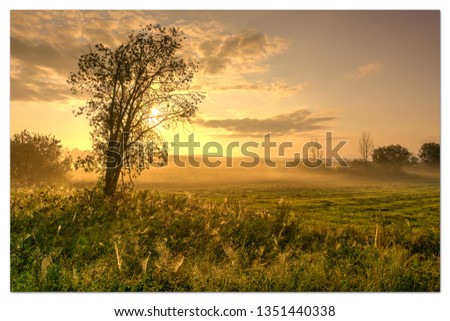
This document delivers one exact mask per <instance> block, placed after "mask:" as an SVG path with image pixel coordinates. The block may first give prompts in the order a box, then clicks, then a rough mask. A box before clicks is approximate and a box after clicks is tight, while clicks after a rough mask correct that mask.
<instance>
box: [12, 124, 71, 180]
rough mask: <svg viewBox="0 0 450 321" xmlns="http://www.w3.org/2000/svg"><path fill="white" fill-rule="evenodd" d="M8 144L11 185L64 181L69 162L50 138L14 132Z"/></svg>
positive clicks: (69, 167) (68, 157)
mask: <svg viewBox="0 0 450 321" xmlns="http://www.w3.org/2000/svg"><path fill="white" fill-rule="evenodd" d="M10 143H11V183H12V184H13V185H31V184H49V183H60V182H62V181H64V180H66V178H67V175H68V173H69V171H70V169H71V163H72V159H71V157H70V156H67V155H64V152H63V149H62V146H61V143H60V141H59V140H57V139H56V138H55V137H54V136H51V135H43V134H34V133H33V134H31V133H29V132H28V131H27V130H23V131H22V132H20V133H16V134H14V135H13V136H12V138H11V139H10Z"/></svg>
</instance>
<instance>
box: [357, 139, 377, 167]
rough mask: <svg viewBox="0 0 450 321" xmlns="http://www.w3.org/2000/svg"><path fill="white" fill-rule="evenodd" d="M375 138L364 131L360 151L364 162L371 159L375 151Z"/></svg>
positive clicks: (360, 140)
mask: <svg viewBox="0 0 450 321" xmlns="http://www.w3.org/2000/svg"><path fill="white" fill-rule="evenodd" d="M373 147H374V146H373V139H372V137H371V136H370V134H369V133H368V132H363V133H362V134H361V137H360V138H359V152H360V153H361V157H362V160H363V161H364V162H368V161H369V157H370V155H372V152H373Z"/></svg>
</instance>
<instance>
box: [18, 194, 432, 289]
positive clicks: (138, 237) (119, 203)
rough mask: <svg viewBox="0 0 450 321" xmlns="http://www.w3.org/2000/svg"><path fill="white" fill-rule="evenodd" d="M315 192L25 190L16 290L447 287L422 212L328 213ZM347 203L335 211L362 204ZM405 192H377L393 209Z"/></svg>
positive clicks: (20, 213) (21, 199) (21, 204)
mask: <svg viewBox="0 0 450 321" xmlns="http://www.w3.org/2000/svg"><path fill="white" fill-rule="evenodd" d="M310 193H313V194H315V195H317V198H315V199H314V198H311V199H310V200H311V202H309V203H308V199H302V200H301V202H302V204H304V205H308V204H309V205H310V207H308V206H303V207H301V208H302V209H300V208H299V207H297V206H293V205H295V204H296V203H295V201H293V200H291V199H289V198H288V199H287V200H285V199H281V198H278V200H277V202H272V203H268V204H267V203H264V204H263V203H261V204H263V205H261V206H258V204H257V203H255V202H253V206H248V205H246V204H245V202H244V201H243V198H241V197H228V198H225V197H222V198H221V200H218V199H214V200H213V199H212V198H209V199H208V198H206V199H205V198H204V197H200V196H192V195H189V194H175V193H172V194H160V193H157V192H150V191H139V192H135V193H132V194H128V195H120V196H118V197H116V198H115V199H105V198H103V197H102V195H101V193H99V192H97V191H96V190H81V191H80V190H79V191H70V192H67V193H62V192H50V191H44V190H33V192H32V193H30V191H14V192H13V193H12V195H11V290H12V291H439V289H440V274H439V273H440V271H439V269H440V232H439V226H437V228H436V225H435V224H434V225H433V224H426V222H428V221H424V222H425V223H420V224H414V222H413V224H409V223H408V222H409V221H414V219H415V218H416V216H417V217H418V216H420V215H419V213H418V214H414V215H413V217H409V221H408V222H406V221H405V219H402V223H399V222H398V221H395V220H392V219H391V218H390V217H389V216H388V215H382V214H379V215H378V214H377V215H374V217H373V219H372V220H367V222H366V223H364V224H361V223H360V222H359V221H357V220H356V216H357V213H356V215H355V222H356V223H355V224H352V223H351V222H352V220H351V219H349V218H348V217H347V218H346V220H347V221H346V222H347V223H343V224H339V223H336V222H334V221H333V220H332V219H317V215H319V216H320V213H321V212H320V209H318V207H316V206H314V201H316V200H317V199H318V198H320V197H322V196H321V194H320V193H321V192H320V190H317V192H316V193H315V192H314V191H313V192H310ZM339 195H340V197H343V198H342V199H346V198H345V191H344V192H342V193H341V194H339ZM415 195H416V194H415ZM222 196H224V195H223V194H222ZM416 196H417V195H416ZM323 201H326V199H325V198H323ZM347 201H348V202H347V203H340V204H337V205H336V206H335V207H333V208H334V209H336V208H340V209H341V210H342V207H345V206H348V207H349V208H350V209H352V210H351V211H352V212H353V211H354V209H353V208H352V207H351V206H350V205H351V195H348V196H347ZM394 201H395V200H393V199H391V198H389V193H385V194H383V193H380V196H379V197H378V203H379V204H382V205H381V206H382V207H383V208H385V207H386V206H389V202H394ZM430 202H431V203H430V204H428V205H429V206H430V208H431V209H432V210H431V211H430V213H429V214H427V215H431V216H433V217H434V222H435V223H436V219H437V224H439V210H437V213H436V206H437V207H438V204H437V205H436V204H435V202H436V201H435V199H434V200H433V201H430ZM346 204H347V205H346ZM368 206H371V207H373V206H374V205H373V204H372V203H371V204H370V205H368ZM358 208H359V210H360V211H364V208H361V206H359V207H358ZM322 211H328V212H329V213H334V212H333V210H332V209H331V210H330V209H329V208H328V209H324V210H322ZM405 212H408V208H406V209H405ZM340 213H341V214H342V212H340ZM375 213H382V212H380V211H378V210H377V209H375ZM421 213H422V212H421ZM347 214H348V213H347ZM406 214H407V213H406ZM422 214H423V213H422ZM330 215H331V214H330ZM333 215H334V216H335V215H337V214H336V213H334V214H333ZM342 216H343V215H342ZM343 217H344V216H343Z"/></svg>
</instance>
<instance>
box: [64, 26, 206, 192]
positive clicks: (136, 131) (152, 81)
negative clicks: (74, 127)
mask: <svg viewBox="0 0 450 321" xmlns="http://www.w3.org/2000/svg"><path fill="white" fill-rule="evenodd" d="M183 39H184V36H183V34H182V32H181V31H180V30H179V29H178V28H163V27H161V26H159V25H155V26H153V25H148V26H146V27H144V28H142V29H141V30H139V31H138V32H131V34H130V35H129V36H128V40H127V41H126V42H125V43H124V44H122V45H120V46H118V47H117V48H115V49H110V48H108V47H106V46H105V45H103V44H101V43H100V44H97V45H95V49H93V50H92V49H91V50H90V51H89V52H87V53H84V54H82V55H81V57H80V58H79V62H78V72H76V73H71V74H70V77H69V79H68V83H69V85H70V87H71V89H72V91H73V93H77V92H82V93H88V94H90V95H91V98H89V99H88V100H87V101H86V104H85V105H84V106H81V107H79V108H78V111H77V112H76V115H85V117H86V118H88V119H89V121H90V125H91V126H92V132H91V140H92V143H93V152H94V154H93V156H89V157H87V158H85V159H83V160H80V161H79V162H78V164H79V165H81V166H83V167H84V168H85V169H86V170H88V171H92V170H95V171H101V172H102V173H103V181H104V193H105V194H106V195H113V194H114V193H115V191H116V188H117V184H118V182H119V176H120V175H122V178H123V177H124V176H125V174H128V177H130V179H131V174H132V173H133V174H136V175H137V174H139V173H140V172H141V171H142V170H143V169H144V168H145V167H142V166H138V163H139V162H140V158H141V157H142V156H144V155H143V151H142V150H140V149H139V148H135V147H136V146H137V145H139V143H141V142H144V143H145V144H147V143H149V142H160V141H161V136H160V133H159V131H158V126H164V127H166V128H167V127H170V126H172V125H176V124H179V123H182V122H185V121H190V120H191V119H192V117H194V116H195V114H196V111H197V108H198V107H197V105H198V104H199V103H200V101H201V100H202V99H203V95H202V94H201V93H198V92H195V91H189V86H190V84H191V82H192V80H193V77H194V73H195V72H196V71H197V67H198V66H197V63H196V62H187V61H185V60H184V59H183V58H182V57H181V56H180V49H181V47H182V41H183ZM159 155H160V156H162V161H163V162H164V161H165V160H166V158H165V156H167V155H164V152H162V153H160V154H159ZM125 158H126V159H125ZM147 159H148V160H152V159H153V158H152V157H151V156H150V157H148V158H147ZM125 161H126V162H127V164H128V165H129V166H124V165H125V164H124V162H125Z"/></svg>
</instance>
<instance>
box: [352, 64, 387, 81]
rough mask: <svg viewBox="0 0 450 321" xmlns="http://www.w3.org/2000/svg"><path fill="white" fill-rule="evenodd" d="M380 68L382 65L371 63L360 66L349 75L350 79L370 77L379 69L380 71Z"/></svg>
mask: <svg viewBox="0 0 450 321" xmlns="http://www.w3.org/2000/svg"><path fill="white" fill-rule="evenodd" d="M382 68H383V65H382V64H380V63H377V62H371V63H368V64H366V65H362V66H360V67H359V68H358V69H357V70H356V72H354V73H352V74H350V77H351V78H354V79H361V78H364V77H366V76H368V75H371V74H374V73H377V72H379V71H380V69H382Z"/></svg>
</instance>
